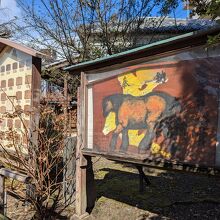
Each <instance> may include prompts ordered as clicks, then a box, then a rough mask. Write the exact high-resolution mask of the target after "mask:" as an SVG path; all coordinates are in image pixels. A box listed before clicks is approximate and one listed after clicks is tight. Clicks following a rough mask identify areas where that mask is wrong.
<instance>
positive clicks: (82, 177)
mask: <svg viewBox="0 0 220 220" xmlns="http://www.w3.org/2000/svg"><path fill="white" fill-rule="evenodd" d="M81 88H82V87H81ZM82 95H83V92H82V89H80V88H78V93H77V145H76V201H75V202H76V205H75V210H76V212H75V214H74V216H72V218H71V220H72V219H83V218H86V217H88V213H87V212H86V207H87V197H86V166H87V161H86V159H85V158H84V157H83V155H82V152H81V149H82V145H83V134H82V133H83V132H82V128H83V126H82V124H81V123H82V122H81V117H82V105H83V100H82Z"/></svg>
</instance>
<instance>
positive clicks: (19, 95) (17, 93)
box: [16, 91, 22, 100]
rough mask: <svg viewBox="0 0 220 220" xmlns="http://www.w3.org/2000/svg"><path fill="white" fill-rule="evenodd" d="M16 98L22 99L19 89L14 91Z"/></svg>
mask: <svg viewBox="0 0 220 220" xmlns="http://www.w3.org/2000/svg"><path fill="white" fill-rule="evenodd" d="M16 99H17V100H20V99H22V92H21V91H18V92H16Z"/></svg>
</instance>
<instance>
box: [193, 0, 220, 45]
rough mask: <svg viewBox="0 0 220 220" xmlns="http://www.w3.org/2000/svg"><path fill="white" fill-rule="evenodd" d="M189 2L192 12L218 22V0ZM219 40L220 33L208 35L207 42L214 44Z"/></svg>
mask: <svg viewBox="0 0 220 220" xmlns="http://www.w3.org/2000/svg"><path fill="white" fill-rule="evenodd" d="M190 4H191V5H192V6H193V10H192V13H193V14H197V15H199V16H200V17H206V18H207V17H208V18H210V19H212V20H216V21H217V22H218V23H220V0H209V1H207V0H191V1H190ZM219 42H220V33H219V34H217V35H215V36H210V37H209V39H208V43H209V44H216V43H219Z"/></svg>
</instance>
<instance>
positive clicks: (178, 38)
mask: <svg viewBox="0 0 220 220" xmlns="http://www.w3.org/2000/svg"><path fill="white" fill-rule="evenodd" d="M217 31H219V32H220V26H216V27H215V28H212V29H209V30H202V31H195V32H190V33H186V34H183V35H179V36H176V37H172V38H168V39H165V40H161V41H157V42H155V43H152V44H148V45H145V46H142V47H137V48H134V49H132V50H127V51H124V52H121V53H118V54H114V55H111V56H107V57H103V58H99V59H96V60H90V61H87V62H83V63H79V64H76V65H71V66H69V67H66V68H64V70H67V71H74V70H75V71H77V70H80V69H83V68H86V67H89V66H95V65H96V64H100V63H103V62H107V61H111V62H113V64H114V61H115V60H120V58H124V57H126V56H127V57H128V56H130V55H135V54H137V53H142V52H145V51H147V50H151V49H153V48H155V47H158V48H159V47H161V46H164V45H169V44H173V43H176V42H178V41H183V40H186V39H189V38H191V37H197V36H201V35H208V34H211V33H214V32H217Z"/></svg>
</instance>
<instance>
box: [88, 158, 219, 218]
mask: <svg viewBox="0 0 220 220" xmlns="http://www.w3.org/2000/svg"><path fill="white" fill-rule="evenodd" d="M144 171H145V174H146V175H147V176H148V177H149V179H150V182H151V185H150V186H147V187H146V188H145V191H144V192H143V193H140V192H139V176H138V174H137V173H138V172H137V169H136V168H134V167H131V166H127V165H126V164H118V163H115V162H113V161H108V160H105V159H98V158H95V159H94V172H95V179H96V186H97V202H96V205H95V208H94V209H93V211H92V214H91V219H100V220H124V219H126V220H127V219H129V220H145V219H152V220H157V219H172V220H173V219H179V220H180V219H184V220H188V219H189V220H190V219H199V220H203V219H210V220H215V219H216V220H217V219H220V177H219V178H217V177H208V176H198V175H193V174H185V173H184V174H183V173H174V172H166V171H160V170H155V169H147V168H145V170H144Z"/></svg>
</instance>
